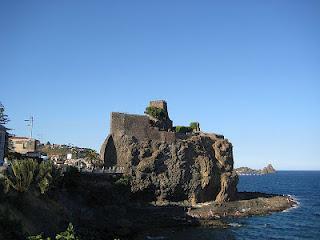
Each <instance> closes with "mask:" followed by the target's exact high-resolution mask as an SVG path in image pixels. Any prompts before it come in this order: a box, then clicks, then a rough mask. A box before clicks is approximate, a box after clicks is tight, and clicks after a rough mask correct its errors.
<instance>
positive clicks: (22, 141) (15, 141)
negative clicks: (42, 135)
mask: <svg viewBox="0 0 320 240" xmlns="http://www.w3.org/2000/svg"><path fill="white" fill-rule="evenodd" d="M10 143H11V147H12V151H14V152H17V153H21V154H26V153H27V152H35V151H37V146H38V144H39V141H38V140H36V139H33V138H27V137H10Z"/></svg>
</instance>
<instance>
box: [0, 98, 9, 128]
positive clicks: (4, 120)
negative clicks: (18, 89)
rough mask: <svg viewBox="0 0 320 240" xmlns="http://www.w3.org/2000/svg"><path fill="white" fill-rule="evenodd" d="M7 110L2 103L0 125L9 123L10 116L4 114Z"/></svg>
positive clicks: (0, 106) (0, 104) (0, 105)
mask: <svg viewBox="0 0 320 240" xmlns="http://www.w3.org/2000/svg"><path fill="white" fill-rule="evenodd" d="M4 111H5V108H4V106H3V105H2V103H1V102H0V124H2V125H5V124H6V123H8V122H9V118H8V115H7V114H5V113H4Z"/></svg>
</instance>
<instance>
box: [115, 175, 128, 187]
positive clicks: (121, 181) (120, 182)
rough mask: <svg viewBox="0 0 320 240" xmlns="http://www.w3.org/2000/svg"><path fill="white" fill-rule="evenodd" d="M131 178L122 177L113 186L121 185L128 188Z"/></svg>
mask: <svg viewBox="0 0 320 240" xmlns="http://www.w3.org/2000/svg"><path fill="white" fill-rule="evenodd" d="M130 182H131V178H130V177H129V176H122V177H121V178H119V179H118V180H117V181H116V182H115V184H116V185H123V186H130Z"/></svg>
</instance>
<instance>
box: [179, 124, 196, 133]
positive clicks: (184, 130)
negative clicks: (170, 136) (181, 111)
mask: <svg viewBox="0 0 320 240" xmlns="http://www.w3.org/2000/svg"><path fill="white" fill-rule="evenodd" d="M175 130H176V132H177V133H188V132H192V131H193V129H192V128H191V127H186V126H175Z"/></svg>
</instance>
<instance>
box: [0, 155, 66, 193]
mask: <svg viewBox="0 0 320 240" xmlns="http://www.w3.org/2000/svg"><path fill="white" fill-rule="evenodd" d="M59 176H60V172H59V171H57V170H56V169H54V166H53V164H52V163H51V162H41V163H40V164H39V163H38V162H37V161H36V160H33V159H27V160H14V161H12V165H11V166H10V167H9V168H8V169H7V170H6V172H5V173H4V177H3V180H2V183H3V185H4V191H5V192H6V193H7V192H9V191H11V190H13V191H16V192H18V193H23V192H27V191H29V190H30V189H31V188H33V189H35V190H38V191H40V193H41V194H44V193H45V192H47V191H48V190H49V188H50V186H51V185H52V183H53V180H55V179H56V178H57V177H59Z"/></svg>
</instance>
